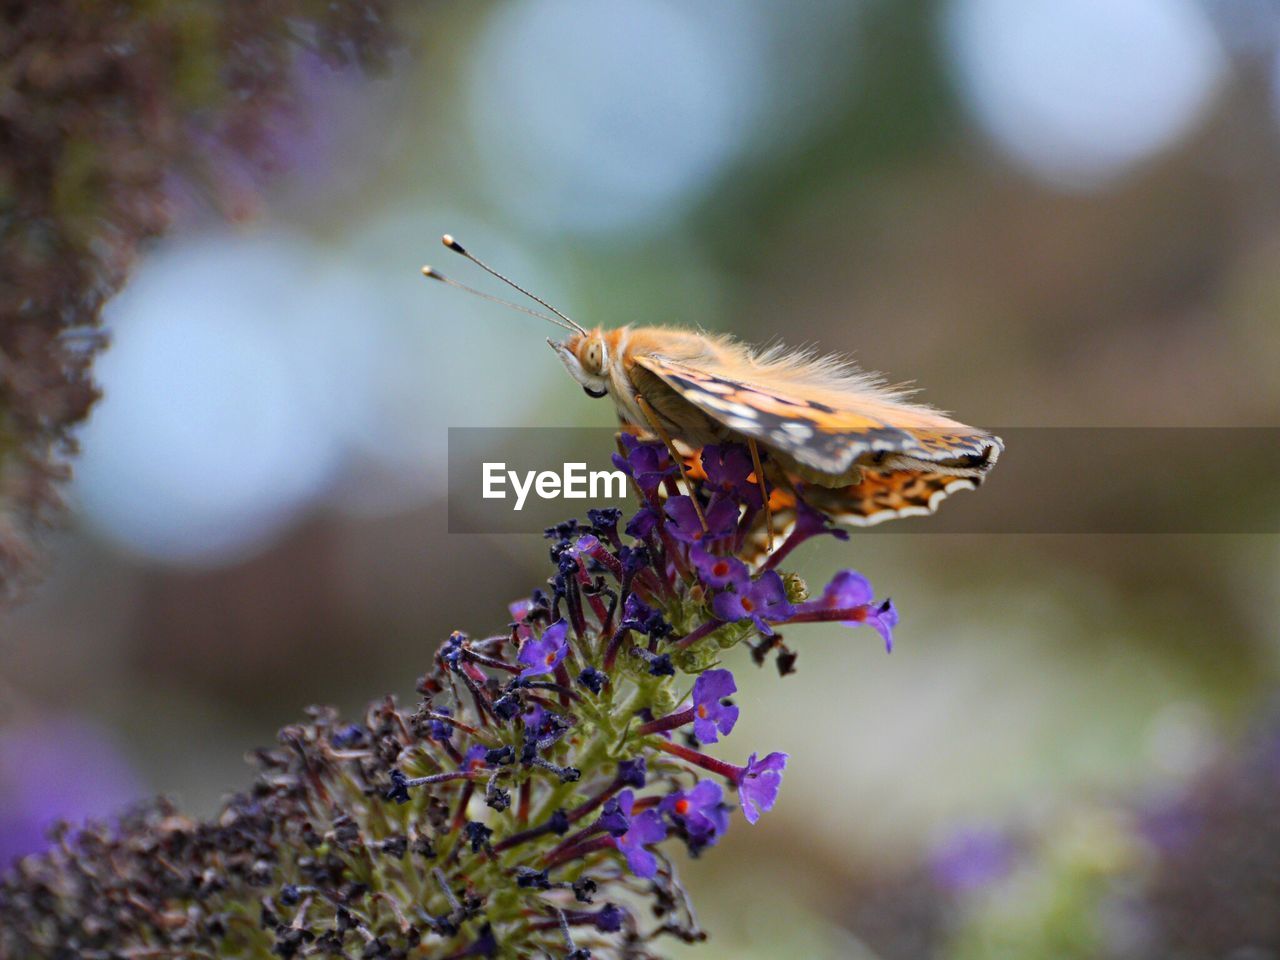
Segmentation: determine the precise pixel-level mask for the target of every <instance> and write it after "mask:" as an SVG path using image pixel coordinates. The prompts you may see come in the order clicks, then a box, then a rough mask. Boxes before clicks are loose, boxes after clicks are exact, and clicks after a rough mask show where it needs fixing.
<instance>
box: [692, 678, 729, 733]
mask: <svg viewBox="0 0 1280 960" xmlns="http://www.w3.org/2000/svg"><path fill="white" fill-rule="evenodd" d="M737 690H738V685H737V684H736V683H734V682H733V674H732V673H730V672H729V671H728V670H708V671H706V672H705V673H701V674H699V675H698V679H697V680H695V681H693V735H694V736H695V737H697V738H698V740H700V741H701V742H702V743H715V742H716V741H717V740H719V739H720V735H723V736H726V737H727V736H728V735H729V732H730V731H731V730H733V725H734V724H735V723H737V722H738V708H737V707H735V706H725V704H723V703H722V702H721V701H722V700H724V699H725V698H726V697H728V696H730V695H732V694H734V693H736V692H737Z"/></svg>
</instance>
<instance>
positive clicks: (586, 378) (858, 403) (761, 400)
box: [422, 234, 1004, 539]
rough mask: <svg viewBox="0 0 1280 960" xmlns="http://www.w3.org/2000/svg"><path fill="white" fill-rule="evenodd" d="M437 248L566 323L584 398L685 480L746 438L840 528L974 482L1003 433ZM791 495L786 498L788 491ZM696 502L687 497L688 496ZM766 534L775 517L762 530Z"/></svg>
mask: <svg viewBox="0 0 1280 960" xmlns="http://www.w3.org/2000/svg"><path fill="white" fill-rule="evenodd" d="M442 241H443V243H444V245H445V246H446V247H448V248H449V249H450V250H453V251H454V252H455V253H459V254H461V255H463V256H464V257H466V258H467V259H468V260H471V261H472V262H473V263H475V264H476V265H477V266H479V267H481V268H482V269H483V270H486V271H487V272H489V273H491V274H492V275H494V276H495V277H497V278H499V279H500V280H502V281H503V282H505V283H507V284H509V285H510V286H512V287H513V288H515V289H516V290H519V291H520V292H521V293H523V294H524V295H525V296H528V297H529V298H530V299H532V300H534V301H536V302H537V303H539V304H541V305H542V306H543V307H546V308H547V309H548V310H550V311H551V313H552V314H554V317H552V316H547V315H546V314H543V313H540V312H538V311H536V310H532V309H529V308H526V307H523V306H520V305H519V304H515V303H511V302H510V301H506V300H501V299H500V298H497V297H491V296H489V295H488V294H484V293H481V292H480V291H478V290H475V289H473V288H471V287H467V286H464V285H463V284H460V283H458V282H457V281H454V280H451V279H449V278H447V277H445V276H444V275H442V274H441V273H439V271H437V270H435V269H434V268H432V267H423V268H422V270H423V273H424V274H425V275H426V276H428V277H431V278H432V279H436V280H440V281H442V282H444V283H447V284H450V285H451V286H455V287H459V288H461V289H464V290H467V291H468V292H470V293H473V294H477V295H479V296H481V297H484V298H485V299H488V300H493V301H496V302H498V303H502V304H504V305H506V306H509V307H514V308H515V309H517V310H521V311H523V312H525V313H528V314H532V315H533V316H538V317H541V318H542V319H544V320H548V321H550V322H551V323H554V324H557V325H558V326H561V327H563V328H564V329H566V330H568V331H569V336H568V337H567V338H566V339H564V340H550V339H549V340H548V341H547V343H548V344H550V345H551V347H552V349H553V350H555V352H556V354H557V355H558V356H559V357H560V360H561V361H562V362H563V363H564V366H565V368H566V369H567V370H568V371H569V374H570V375H571V376H572V377H573V379H574V380H575V381H577V383H578V384H579V385H581V387H582V389H583V391H584V392H585V393H586V394H587V395H588V396H590V397H593V398H597V399H603V398H605V397H608V398H610V399H611V400H612V401H613V403H614V405H615V407H616V408H617V412H618V417H619V420H620V421H621V423H622V424H623V428H624V429H627V430H630V431H632V432H639V433H647V434H651V435H654V436H656V437H657V438H660V439H661V440H662V441H663V442H664V443H666V445H667V447H668V449H669V450H670V451H671V453H672V456H673V458H674V459H676V462H677V464H678V465H680V466H681V467H682V471H681V472H682V473H683V474H684V475H685V480H686V483H687V482H688V480H689V471H690V470H695V469H696V462H697V457H696V451H698V450H699V449H701V448H702V447H704V446H706V445H708V444H713V443H725V442H737V443H742V444H744V445H746V446H747V447H748V448H749V449H750V451H751V455H752V458H753V460H754V467H755V476H756V477H757V478H760V479H761V489H762V491H763V489H764V485H763V477H764V476H766V474H765V472H764V470H765V469H766V464H767V469H768V470H769V471H770V473H769V476H770V479H771V480H773V481H774V483H775V486H776V487H778V488H779V489H780V490H782V491H783V494H782V497H781V499H780V502H779V503H777V504H776V506H779V507H783V506H786V505H787V504H788V498H787V494H786V492H785V491H791V493H792V494H793V495H794V496H796V497H798V498H799V499H802V500H803V501H804V502H805V503H807V504H808V505H810V506H812V507H814V508H816V509H818V510H820V511H821V512H823V513H825V514H827V515H828V516H829V517H831V518H832V519H834V520H835V521H837V522H839V523H843V524H847V525H850V526H870V525H872V524H877V523H881V522H883V521H885V520H891V519H894V518H896V517H909V516H922V515H928V514H931V513H933V512H934V511H935V510H936V509H937V507H938V505H939V504H940V503H941V502H942V501H943V500H944V499H946V498H947V497H948V496H950V495H951V494H952V493H955V492H956V491H958V490H972V489H976V488H977V487H978V486H979V485H980V484H981V483H982V480H983V478H984V477H985V476H986V475H987V473H988V472H989V471H990V470H991V468H992V467H994V466H995V464H996V461H997V460H998V459H999V456H1000V453H1001V451H1002V450H1003V449H1004V444H1003V442H1002V441H1001V440H1000V438H999V437H997V436H993V435H992V434H990V433H988V432H987V431H985V430H980V429H977V428H975V427H969V426H966V425H965V424H963V423H960V422H958V421H956V420H953V419H951V418H950V417H948V416H947V415H946V414H944V413H942V412H941V411H939V410H936V409H934V408H933V407H930V406H927V405H925V404H922V403H918V402H916V401H915V400H913V399H912V397H911V396H910V393H909V392H908V391H904V390H902V389H901V388H896V387H892V386H889V385H888V384H886V383H885V382H884V381H883V380H882V379H881V378H880V377H878V376H875V375H872V374H868V373H864V372H863V371H861V370H859V369H858V368H857V367H855V366H854V365H853V364H852V363H850V362H849V361H847V360H844V359H842V358H839V357H832V356H822V355H820V354H817V353H815V352H813V351H796V350H787V349H785V348H783V347H780V346H775V347H770V348H767V349H758V348H755V347H752V346H750V345H749V344H745V343H743V342H741V341H739V340H737V339H735V338H733V337H730V336H726V335H722V334H712V333H705V332H698V331H692V330H679V329H673V328H669V327H631V326H625V327H618V328H616V329H612V330H605V329H601V328H596V329H593V330H587V329H586V328H584V327H582V326H580V325H579V324H577V323H575V322H574V321H573V320H570V319H569V318H568V317H567V316H565V315H564V314H563V313H561V312H560V311H559V310H556V309H555V308H554V307H552V306H551V305H550V304H549V303H547V302H546V301H544V300H542V299H541V298H539V297H536V296H534V295H533V294H531V293H529V292H528V291H527V290H525V289H524V288H523V287H521V286H519V285H518V284H516V283H514V282H513V281H511V280H509V279H508V278H506V277H504V276H503V275H502V274H500V273H498V272H497V271H496V270H494V269H493V268H491V267H489V266H488V265H487V264H485V263H484V262H482V261H480V260H478V259H477V258H476V257H475V256H473V255H472V254H471V253H470V252H468V251H467V249H466V248H465V247H463V246H462V245H461V244H460V243H458V242H457V241H456V240H454V239H453V237H451V236H449V235H448V234H446V235H445V236H444V237H443V238H442ZM791 502H794V501H791ZM695 503H696V500H695ZM767 532H768V534H769V536H770V539H772V535H773V527H772V526H770V527H769V529H768V531H767Z"/></svg>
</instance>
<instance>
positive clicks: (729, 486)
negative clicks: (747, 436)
mask: <svg viewBox="0 0 1280 960" xmlns="http://www.w3.org/2000/svg"><path fill="white" fill-rule="evenodd" d="M754 470H755V465H754V464H753V463H752V462H751V454H750V453H749V452H748V451H747V448H746V447H744V446H741V445H740V444H736V443H729V444H723V445H715V444H712V445H710V446H706V447H703V448H702V472H703V473H705V474H706V475H707V485H708V486H710V487H713V488H717V489H718V491H719V492H722V493H726V494H728V495H730V496H731V497H733V498H735V499H737V500H738V501H740V502H742V503H745V504H746V505H747V506H749V507H754V508H756V509H759V508H760V507H761V506H762V505H763V504H764V500H763V498H761V496H760V484H759V483H757V482H756V481H755V480H753V479H751V474H752V472H753V471H754Z"/></svg>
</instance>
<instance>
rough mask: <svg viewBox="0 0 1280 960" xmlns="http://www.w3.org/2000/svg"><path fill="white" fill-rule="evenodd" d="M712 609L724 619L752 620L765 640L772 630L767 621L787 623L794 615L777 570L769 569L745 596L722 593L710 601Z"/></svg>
mask: <svg viewBox="0 0 1280 960" xmlns="http://www.w3.org/2000/svg"><path fill="white" fill-rule="evenodd" d="M711 609H712V610H713V611H714V612H715V615H716V616H717V617H719V618H720V619H721V620H729V621H738V620H752V621H754V623H755V625H756V628H757V629H758V630H759V631H760V632H761V633H763V634H764V635H765V636H766V637H771V636H773V629H772V628H771V627H770V626H769V624H768V623H767V622H766V621H769V620H774V621H777V620H786V619H787V618H788V617H790V616H791V615H792V613H794V612H795V609H794V608H793V607H792V606H791V604H790V603H789V602H788V601H787V589H786V586H785V585H784V584H783V582H782V577H781V576H779V574H778V572H777V571H776V570H766V571H765V572H764V573H762V574H761V575H760V578H759V579H758V580H756V581H755V582H754V583H752V584H751V586H750V587H749V588H748V589H747V590H745V591H744V592H742V593H730V592H725V593H720V594H717V595H716V597H715V599H714V600H712V601H711Z"/></svg>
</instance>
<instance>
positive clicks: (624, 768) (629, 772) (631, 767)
mask: <svg viewBox="0 0 1280 960" xmlns="http://www.w3.org/2000/svg"><path fill="white" fill-rule="evenodd" d="M645 766H646V764H645V760H644V757H636V758H635V759H634V760H622V761H620V762H619V763H618V781H619V782H620V783H625V784H626V785H627V786H629V787H635V788H636V789H637V790H639V789H640V788H641V787H643V786H644V782H645V775H646V770H645Z"/></svg>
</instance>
